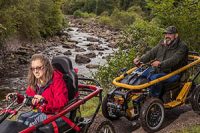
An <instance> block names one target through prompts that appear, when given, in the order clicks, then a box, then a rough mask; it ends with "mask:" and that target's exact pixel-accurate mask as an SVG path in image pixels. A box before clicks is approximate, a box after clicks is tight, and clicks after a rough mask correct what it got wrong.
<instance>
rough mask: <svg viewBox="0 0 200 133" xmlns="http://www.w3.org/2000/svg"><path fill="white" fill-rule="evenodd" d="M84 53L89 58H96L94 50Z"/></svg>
mask: <svg viewBox="0 0 200 133" xmlns="http://www.w3.org/2000/svg"><path fill="white" fill-rule="evenodd" d="M84 55H85V56H87V57H88V58H95V57H96V54H95V53H94V52H91V53H87V54H84Z"/></svg>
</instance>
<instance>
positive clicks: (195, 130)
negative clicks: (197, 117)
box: [175, 125, 200, 133]
mask: <svg viewBox="0 0 200 133" xmlns="http://www.w3.org/2000/svg"><path fill="white" fill-rule="evenodd" d="M199 132H200V125H194V126H191V127H187V128H184V129H183V130H178V131H175V133H199Z"/></svg>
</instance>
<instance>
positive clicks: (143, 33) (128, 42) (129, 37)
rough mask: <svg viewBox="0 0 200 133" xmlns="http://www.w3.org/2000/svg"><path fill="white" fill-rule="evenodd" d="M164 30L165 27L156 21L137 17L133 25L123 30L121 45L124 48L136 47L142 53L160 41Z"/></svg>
mask: <svg viewBox="0 0 200 133" xmlns="http://www.w3.org/2000/svg"><path fill="white" fill-rule="evenodd" d="M162 32H163V29H162V28H160V27H159V24H157V23H155V22H154V21H152V22H148V21H145V20H143V19H141V18H137V19H136V21H135V22H134V23H133V24H132V25H130V26H128V27H126V28H125V29H124V30H123V38H122V39H121V42H119V46H120V47H121V48H122V49H124V48H133V47H134V48H136V51H138V54H142V53H144V52H145V51H146V50H148V49H149V47H152V46H155V45H156V44H157V43H158V42H159V40H160V39H161V37H162ZM139 51H140V52H139Z"/></svg>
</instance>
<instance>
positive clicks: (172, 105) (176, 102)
mask: <svg viewBox="0 0 200 133" xmlns="http://www.w3.org/2000/svg"><path fill="white" fill-rule="evenodd" d="M180 104H182V102H181V101H177V100H174V101H172V102H169V103H167V104H164V107H165V108H173V107H176V106H178V105H180Z"/></svg>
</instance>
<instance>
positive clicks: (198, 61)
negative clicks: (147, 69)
mask: <svg viewBox="0 0 200 133" xmlns="http://www.w3.org/2000/svg"><path fill="white" fill-rule="evenodd" d="M188 57H189V59H191V60H192V62H191V63H189V64H187V65H186V66H184V67H181V68H179V69H177V70H175V71H173V72H171V73H169V74H167V75H165V76H163V77H160V78H158V79H155V80H152V81H150V82H148V83H145V84H141V85H128V84H124V83H120V82H119V81H120V80H122V79H123V78H124V77H125V76H126V75H129V74H131V73H132V72H133V71H134V70H136V69H137V67H134V68H131V69H130V70H128V71H127V72H126V73H124V74H122V75H120V76H119V77H117V78H115V79H114V80H113V84H114V85H116V86H118V87H123V88H126V89H130V90H142V89H144V88H147V87H149V86H151V85H154V84H156V83H158V82H161V81H164V80H166V79H168V78H170V77H172V76H174V75H176V74H179V73H181V72H183V71H185V70H187V69H189V68H191V67H193V66H195V65H197V64H200V56H197V55H189V56H188ZM199 74H200V70H199V71H198V72H197V73H196V75H195V76H194V78H193V79H192V82H193V81H194V80H195V79H196V78H197V77H198V75H199Z"/></svg>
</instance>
